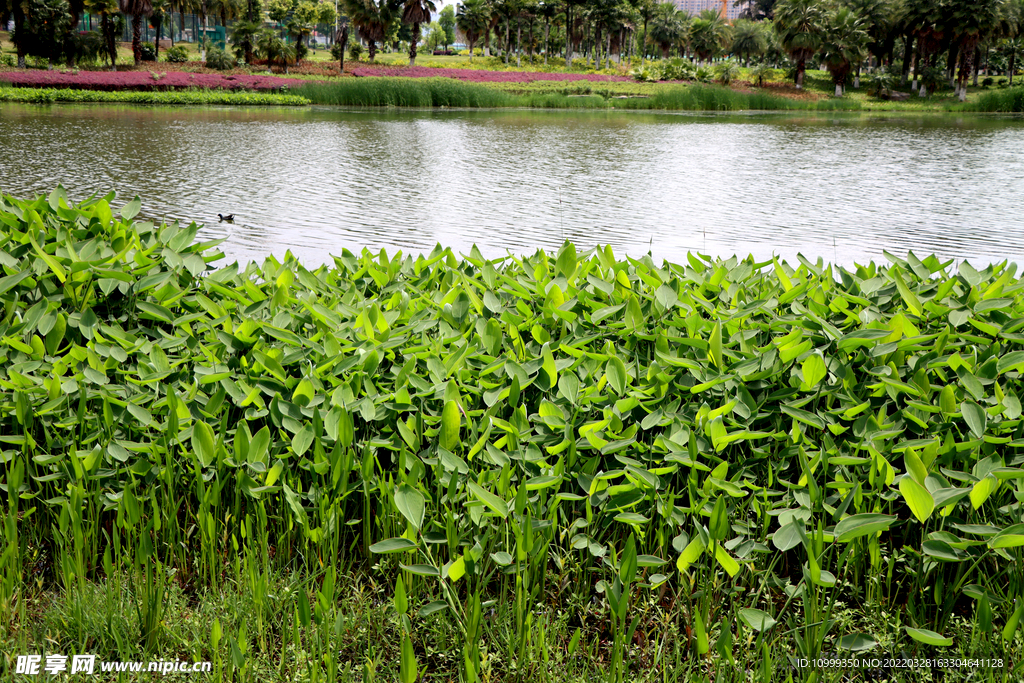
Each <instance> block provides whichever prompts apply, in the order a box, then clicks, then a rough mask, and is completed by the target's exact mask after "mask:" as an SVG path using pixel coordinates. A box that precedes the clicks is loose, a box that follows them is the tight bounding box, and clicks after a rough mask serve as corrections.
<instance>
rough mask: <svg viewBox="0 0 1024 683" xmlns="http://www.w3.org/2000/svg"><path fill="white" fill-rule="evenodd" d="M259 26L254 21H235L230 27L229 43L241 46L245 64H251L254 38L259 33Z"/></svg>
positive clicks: (254, 45) (254, 43)
mask: <svg viewBox="0 0 1024 683" xmlns="http://www.w3.org/2000/svg"><path fill="white" fill-rule="evenodd" d="M260 29H261V26H260V24H259V23H257V22H255V21H248V20H242V21H236V22H235V25H234V26H232V27H231V43H232V44H233V45H239V46H241V48H242V54H243V55H244V57H245V63H246V64H252V60H253V54H254V48H255V47H256V39H257V38H258V37H259V35H260Z"/></svg>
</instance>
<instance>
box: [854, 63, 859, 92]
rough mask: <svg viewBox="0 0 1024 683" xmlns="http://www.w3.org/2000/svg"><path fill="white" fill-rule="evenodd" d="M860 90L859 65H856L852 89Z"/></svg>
mask: <svg viewBox="0 0 1024 683" xmlns="http://www.w3.org/2000/svg"><path fill="white" fill-rule="evenodd" d="M859 88H860V64H857V73H856V74H855V75H854V77H853V89H854V90H857V89H859Z"/></svg>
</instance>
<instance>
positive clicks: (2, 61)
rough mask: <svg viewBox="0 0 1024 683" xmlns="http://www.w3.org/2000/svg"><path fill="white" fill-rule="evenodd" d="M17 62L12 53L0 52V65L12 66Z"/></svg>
mask: <svg viewBox="0 0 1024 683" xmlns="http://www.w3.org/2000/svg"><path fill="white" fill-rule="evenodd" d="M15 64H17V60H16V59H14V55H5V54H0V66H14V65H15Z"/></svg>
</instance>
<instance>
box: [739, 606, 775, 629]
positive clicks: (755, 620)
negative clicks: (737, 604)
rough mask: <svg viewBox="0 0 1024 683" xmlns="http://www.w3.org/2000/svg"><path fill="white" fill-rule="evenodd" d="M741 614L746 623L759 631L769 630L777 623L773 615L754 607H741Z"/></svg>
mask: <svg viewBox="0 0 1024 683" xmlns="http://www.w3.org/2000/svg"><path fill="white" fill-rule="evenodd" d="M739 616H740V619H741V620H742V621H743V623H744V624H746V625H747V626H749V627H750V628H752V629H754V630H755V631H757V632H758V633H760V632H762V631H767V630H768V629H770V628H771V627H772V626H775V623H776V622H775V619H773V618H772V615H770V614H768V613H767V612H764V611H762V610H759V609H754V608H752V607H744V608H742V609H740V610H739Z"/></svg>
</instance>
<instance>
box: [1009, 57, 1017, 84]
mask: <svg viewBox="0 0 1024 683" xmlns="http://www.w3.org/2000/svg"><path fill="white" fill-rule="evenodd" d="M1016 61H1017V51H1016V50H1014V51H1013V52H1011V53H1010V87H1013V71H1014V69H1015V68H1016V65H1015V64H1014V62H1016Z"/></svg>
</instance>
